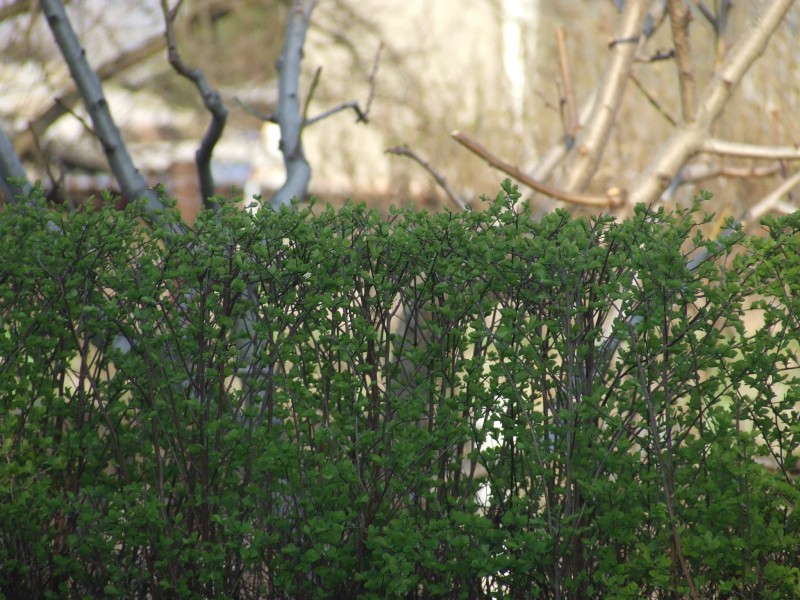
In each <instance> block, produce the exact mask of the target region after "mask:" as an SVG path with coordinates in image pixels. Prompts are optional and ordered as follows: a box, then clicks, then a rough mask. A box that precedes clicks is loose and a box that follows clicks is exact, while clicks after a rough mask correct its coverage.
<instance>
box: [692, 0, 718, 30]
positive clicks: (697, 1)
mask: <svg viewBox="0 0 800 600" xmlns="http://www.w3.org/2000/svg"><path fill="white" fill-rule="evenodd" d="M694 5H695V6H696V7H697V10H699V11H700V14H701V15H703V16H704V17H705V19H706V21H708V23H709V25H711V27H713V28H714V31H716V30H717V17H715V16H714V13H712V12H711V10H709V8H708V7H707V6H706V4H705V2H703V0H694Z"/></svg>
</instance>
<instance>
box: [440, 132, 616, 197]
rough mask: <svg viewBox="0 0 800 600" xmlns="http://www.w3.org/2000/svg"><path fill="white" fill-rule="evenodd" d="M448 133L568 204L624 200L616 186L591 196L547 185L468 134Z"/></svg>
mask: <svg viewBox="0 0 800 600" xmlns="http://www.w3.org/2000/svg"><path fill="white" fill-rule="evenodd" d="M450 135H451V136H452V137H453V139H454V140H456V141H457V142H458V143H459V144H461V145H462V146H464V147H465V148H466V149H467V150H469V151H470V152H472V153H473V154H476V155H478V156H480V157H481V158H482V159H484V160H485V161H486V162H487V163H489V165H490V166H492V167H494V168H495V169H497V170H499V171H502V172H503V173H505V174H506V175H508V176H509V177H512V178H514V179H516V180H517V181H519V182H520V183H522V184H524V185H527V186H528V187H530V188H532V189H534V190H536V191H537V192H539V193H540V194H544V195H545V196H549V197H550V198H555V199H556V200H561V201H563V202H569V203H570V204H577V205H579V206H591V207H594V208H613V207H617V206H620V205H622V204H624V202H625V195H624V193H622V192H621V190H619V189H618V188H611V189H609V190H608V193H607V194H606V196H592V195H589V194H580V193H576V192H569V191H566V190H560V189H558V188H555V187H553V186H550V185H547V184H546V183H542V182H540V181H537V180H535V179H533V178H532V177H530V176H529V175H527V174H526V173H524V172H522V171H521V170H519V169H518V168H517V167H515V166H513V165H511V164H509V163H507V162H505V161H504V160H502V159H500V158H497V157H496V156H494V155H493V154H492V153H491V152H489V151H488V150H487V149H486V148H484V147H483V146H482V145H481V144H480V143H478V142H477V141H475V140H474V139H472V138H471V137H470V136H468V135H467V134H466V133H462V132H460V131H454V132H453V133H451V134H450Z"/></svg>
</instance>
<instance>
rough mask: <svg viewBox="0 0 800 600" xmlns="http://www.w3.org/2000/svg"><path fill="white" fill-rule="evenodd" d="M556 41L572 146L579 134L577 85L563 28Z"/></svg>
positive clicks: (566, 126) (566, 136) (568, 135)
mask: <svg viewBox="0 0 800 600" xmlns="http://www.w3.org/2000/svg"><path fill="white" fill-rule="evenodd" d="M556 41H557V43H558V67H559V70H560V71H561V82H562V84H563V86H564V102H565V104H566V109H567V110H566V119H565V123H564V136H565V139H566V140H567V144H569V145H571V144H572V142H573V141H574V140H575V136H576V135H577V133H578V108H577V106H576V104H575V85H574V82H573V80H572V71H571V70H570V68H569V55H568V54H567V34H566V32H565V31H564V28H563V27H557V28H556Z"/></svg>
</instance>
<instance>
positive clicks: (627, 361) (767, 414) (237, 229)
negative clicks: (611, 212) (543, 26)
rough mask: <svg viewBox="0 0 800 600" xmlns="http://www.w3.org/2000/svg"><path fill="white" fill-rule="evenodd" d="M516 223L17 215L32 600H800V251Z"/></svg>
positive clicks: (4, 356) (7, 502)
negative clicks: (798, 452) (799, 457)
mask: <svg viewBox="0 0 800 600" xmlns="http://www.w3.org/2000/svg"><path fill="white" fill-rule="evenodd" d="M516 199H517V193H516V191H515V189H514V188H512V187H510V185H508V184H506V185H504V191H503V192H502V193H501V194H500V195H498V197H497V199H496V200H495V201H494V202H492V203H488V204H487V207H486V210H485V211H483V212H466V213H463V214H458V215H454V214H448V213H445V214H437V215H429V214H424V213H416V212H402V213H397V214H394V215H392V216H391V217H390V218H388V219H387V218H386V217H385V216H384V217H382V216H379V215H378V214H376V213H373V212H368V211H366V210H365V209H364V208H361V207H357V206H347V207H346V208H344V209H343V210H341V211H339V212H335V211H332V210H325V211H323V212H321V214H318V215H313V214H311V212H309V211H297V212H291V211H286V210H282V211H279V212H274V211H271V210H262V211H260V212H258V213H257V214H255V215H251V214H249V213H247V212H244V211H241V210H239V209H237V208H236V207H235V206H233V205H230V204H224V203H223V204H222V205H221V207H220V209H219V211H218V212H217V213H214V212H212V211H208V212H207V213H204V214H202V215H201V217H200V219H199V221H198V222H197V224H196V225H195V226H194V227H193V228H183V227H182V226H179V225H177V224H176V223H175V222H172V223H166V222H164V221H163V220H162V221H161V222H153V221H152V218H151V217H148V216H147V215H145V214H144V213H143V212H142V211H141V210H139V209H138V208H137V207H135V206H134V207H130V208H128V209H127V210H126V211H124V212H118V211H114V210H113V209H112V208H110V207H109V208H108V209H103V210H98V211H77V212H72V213H69V214H66V213H62V212H56V211H52V210H49V209H47V208H45V207H44V205H43V204H41V203H40V202H37V201H36V200H35V199H34V200H33V201H32V202H31V203H30V204H28V205H27V206H26V207H17V208H6V209H5V210H4V211H3V212H2V213H0V447H2V460H1V461H0V594H2V595H5V596H6V597H8V598H23V597H30V598H34V597H36V598H42V597H52V598H83V597H87V596H88V597H101V596H102V597H113V596H121V597H126V598H145V597H150V598H316V597H320V598H321V597H336V598H345V597H355V596H358V597H360V598H387V597H405V598H415V597H425V598H427V597H447V598H485V597H519V598H530V597H536V598H590V597H604V598H676V597H678V598H679V597H690V596H691V595H692V593H693V592H694V593H696V594H697V596H698V597H702V598H713V597H717V598H720V597H758V598H786V597H790V596H795V595H797V594H800V557H799V556H798V553H797V544H798V542H799V541H800V531H799V529H798V516H797V514H796V513H794V512H793V508H794V506H795V505H796V503H797V501H798V498H799V495H798V489H797V486H796V485H795V484H794V482H793V481H792V480H791V478H790V477H789V475H790V470H791V468H792V463H791V459H790V458H788V454H789V453H790V452H791V451H792V450H794V449H795V448H796V447H797V446H798V439H797V436H798V435H800V427H798V423H797V407H796V405H797V402H798V400H800V396H799V395H798V394H800V386H799V385H798V383H799V382H798V378H797V375H798V369H797V351H798V332H799V328H798V318H799V317H800V258H798V257H799V256H800V233H798V231H799V230H800V218H799V217H798V216H797V215H794V216H791V217H787V218H785V219H782V220H779V221H778V220H776V221H772V222H768V223H765V225H764V230H765V231H764V235H761V236H757V237H746V236H744V234H742V233H741V232H740V231H736V230H734V231H732V232H729V233H728V234H727V235H726V236H724V237H723V238H721V239H719V240H714V241H712V240H706V239H704V238H703V236H702V235H701V234H700V233H699V229H700V228H699V227H698V222H697V220H698V215H699V214H700V213H699V211H698V208H697V207H695V208H694V209H693V210H690V211H685V212H678V213H676V214H668V213H666V212H664V211H663V210H649V209H646V208H644V207H639V208H637V209H636V211H635V214H634V215H633V216H632V217H630V218H629V219H627V220H624V221H622V222H616V221H615V220H614V219H612V218H610V217H600V218H596V219H592V220H587V219H584V218H572V217H571V216H570V215H569V214H568V213H566V212H564V211H557V212H555V213H554V214H551V215H549V216H547V217H545V218H544V219H543V220H541V221H540V222H536V221H534V220H532V219H531V218H530V215H529V214H528V213H526V212H524V211H523V212H520V211H517V210H511V207H512V204H513V203H514V201H515V200H516ZM701 207H702V205H701ZM752 311H758V315H759V319H761V321H763V324H762V325H761V326H759V327H754V328H750V329H746V328H745V325H744V322H743V320H742V318H743V316H745V315H746V314H747V313H749V312H752ZM770 453H774V455H775V457H776V458H777V464H778V466H779V469H778V471H777V473H771V472H768V471H767V470H765V469H764V468H763V467H761V466H759V465H757V464H755V463H754V462H753V460H752V458H753V456H754V455H756V454H762V455H769V454H770Z"/></svg>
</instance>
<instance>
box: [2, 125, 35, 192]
mask: <svg viewBox="0 0 800 600" xmlns="http://www.w3.org/2000/svg"><path fill="white" fill-rule="evenodd" d="M25 179H26V176H25V169H24V167H23V166H22V163H21V162H20V160H19V157H17V154H16V152H14V146H13V144H12V143H11V140H9V139H8V136H7V135H6V132H5V131H4V130H3V129H2V128H0V192H2V193H3V195H4V196H5V197H6V199H7V201H8V202H9V203H11V204H15V203H16V202H17V197H18V196H23V197H24V196H28V195H29V194H30V191H31V186H30V185H29V184H28V183H27V181H24V182H23V183H22V184H21V185H20V184H19V183H17V182H16V181H12V180H17V181H23V180H25Z"/></svg>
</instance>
